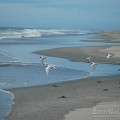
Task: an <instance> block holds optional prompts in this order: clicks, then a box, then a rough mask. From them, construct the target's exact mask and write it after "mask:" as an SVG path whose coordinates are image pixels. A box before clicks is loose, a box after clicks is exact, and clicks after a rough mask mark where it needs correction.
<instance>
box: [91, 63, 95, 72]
mask: <svg viewBox="0 0 120 120" xmlns="http://www.w3.org/2000/svg"><path fill="white" fill-rule="evenodd" d="M91 67H92V71H94V70H95V64H94V63H93V64H92V65H91Z"/></svg>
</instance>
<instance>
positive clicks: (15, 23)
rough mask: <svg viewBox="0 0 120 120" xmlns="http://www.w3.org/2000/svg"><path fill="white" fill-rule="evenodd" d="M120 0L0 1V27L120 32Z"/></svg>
mask: <svg viewBox="0 0 120 120" xmlns="http://www.w3.org/2000/svg"><path fill="white" fill-rule="evenodd" d="M119 6H120V0H0V27H4V26H5V27H29V28H65V29H120V8H119Z"/></svg>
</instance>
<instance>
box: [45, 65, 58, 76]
mask: <svg viewBox="0 0 120 120" xmlns="http://www.w3.org/2000/svg"><path fill="white" fill-rule="evenodd" d="M52 68H56V67H55V65H53V64H49V65H47V66H46V74H47V76H48V72H49V70H50V69H52Z"/></svg>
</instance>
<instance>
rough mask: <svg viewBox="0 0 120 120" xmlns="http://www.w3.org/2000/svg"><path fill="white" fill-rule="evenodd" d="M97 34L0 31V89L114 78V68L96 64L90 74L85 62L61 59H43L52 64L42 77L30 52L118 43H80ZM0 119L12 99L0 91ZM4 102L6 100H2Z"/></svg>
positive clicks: (40, 66)
mask: <svg viewBox="0 0 120 120" xmlns="http://www.w3.org/2000/svg"><path fill="white" fill-rule="evenodd" d="M96 34H98V33H97V32H93V31H80V30H77V31H76V30H43V29H42V30H41V29H4V30H2V29H0V89H12V88H20V87H30V86H39V85H46V84H54V83H59V82H64V81H70V80H75V79H82V78H85V77H89V76H111V75H118V74H120V72H119V71H118V69H119V66H118V65H111V64H98V65H97V66H96V70H95V72H94V73H92V71H91V67H90V64H89V63H83V62H72V61H69V60H66V59H63V58H56V57H48V56H46V57H47V59H46V60H45V63H47V64H55V65H56V69H52V70H51V71H50V72H49V75H48V76H46V72H45V68H44V67H43V66H42V65H41V63H40V58H39V57H40V55H38V54H35V53H33V52H34V51H39V50H46V49H52V48H58V47H73V46H74V47H75V46H82V47H83V46H104V45H113V44H114V45H118V43H117V44H116V43H98V42H94V43H93V42H83V41H80V40H88V37H92V36H94V35H96ZM0 98H2V99H0V103H1V107H0V115H1V116H0V120H2V119H4V116H5V115H6V114H7V113H8V111H9V110H10V105H11V102H12V101H11V99H12V98H13V96H12V95H11V94H10V93H8V92H7V93H6V92H5V91H0ZM6 100H7V101H6Z"/></svg>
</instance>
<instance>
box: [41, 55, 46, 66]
mask: <svg viewBox="0 0 120 120" xmlns="http://www.w3.org/2000/svg"><path fill="white" fill-rule="evenodd" d="M40 59H41V64H42V65H43V66H44V62H43V61H44V59H46V57H44V56H40Z"/></svg>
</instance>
